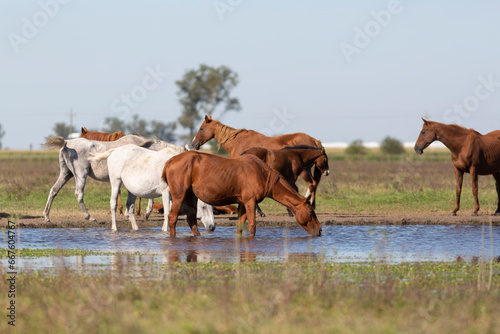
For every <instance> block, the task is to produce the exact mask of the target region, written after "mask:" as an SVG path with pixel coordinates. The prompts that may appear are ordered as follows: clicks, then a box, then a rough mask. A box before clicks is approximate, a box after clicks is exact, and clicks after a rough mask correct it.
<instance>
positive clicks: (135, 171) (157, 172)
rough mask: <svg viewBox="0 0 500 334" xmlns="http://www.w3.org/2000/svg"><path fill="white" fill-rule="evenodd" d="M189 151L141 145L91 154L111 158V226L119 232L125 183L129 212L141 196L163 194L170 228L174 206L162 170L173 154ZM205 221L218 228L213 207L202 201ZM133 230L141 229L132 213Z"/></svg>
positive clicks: (98, 158) (92, 158)
mask: <svg viewBox="0 0 500 334" xmlns="http://www.w3.org/2000/svg"><path fill="white" fill-rule="evenodd" d="M185 151H187V149H186V148H184V147H181V146H169V147H167V148H164V149H162V150H160V151H151V150H149V149H145V148H142V147H139V146H137V145H125V146H120V147H117V148H112V149H110V150H108V151H106V152H102V153H91V154H90V157H89V160H90V161H96V162H98V161H102V160H105V159H107V164H108V173H109V180H110V183H111V200H110V207H111V222H112V225H111V229H112V230H113V231H116V202H117V199H118V194H119V191H120V187H121V185H122V184H123V185H124V186H125V188H127V190H128V196H127V211H128V212H134V204H135V200H136V198H137V197H138V196H141V197H143V198H149V199H151V200H152V199H153V198H156V197H160V196H162V198H163V207H164V208H166V210H164V223H163V228H162V230H163V231H166V230H167V228H168V213H169V211H170V210H169V208H170V191H169V187H168V185H167V183H165V182H163V181H162V178H161V173H162V170H163V166H164V165H165V162H166V161H167V160H168V159H170V158H171V157H173V156H175V155H177V154H179V153H182V152H185ZM152 209H153V202H152V201H150V202H149V205H148V210H147V211H148V212H151V210H152ZM198 209H201V213H202V214H201V218H202V222H203V224H204V225H205V228H206V229H207V230H209V231H213V230H214V229H215V223H214V215H213V209H212V207H210V206H208V205H206V204H205V203H203V202H201V201H198ZM129 219H130V222H131V224H132V229H134V230H137V229H138V227H137V223H136V221H135V217H134V215H133V214H132V215H129Z"/></svg>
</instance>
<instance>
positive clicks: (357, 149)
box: [345, 139, 366, 155]
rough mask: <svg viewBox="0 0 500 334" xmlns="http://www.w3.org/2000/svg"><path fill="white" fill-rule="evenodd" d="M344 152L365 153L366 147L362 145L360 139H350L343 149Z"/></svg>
mask: <svg viewBox="0 0 500 334" xmlns="http://www.w3.org/2000/svg"><path fill="white" fill-rule="evenodd" d="M345 153H346V154H358V155H360V154H366V148H365V147H364V145H363V141H362V140H361V139H356V140H354V141H352V142H351V143H350V144H349V146H347V148H346V149H345Z"/></svg>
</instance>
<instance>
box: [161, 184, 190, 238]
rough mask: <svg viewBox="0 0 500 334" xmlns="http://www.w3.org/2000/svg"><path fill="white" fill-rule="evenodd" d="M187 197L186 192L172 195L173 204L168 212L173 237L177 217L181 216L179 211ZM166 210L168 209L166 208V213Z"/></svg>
mask: <svg viewBox="0 0 500 334" xmlns="http://www.w3.org/2000/svg"><path fill="white" fill-rule="evenodd" d="M185 197H186V193H183V194H180V195H179V196H173V195H172V205H171V207H170V212H169V214H168V228H169V229H170V237H171V238H173V237H175V226H176V225H177V218H178V217H179V211H180V210H181V206H182V203H183V202H184V198H185ZM163 203H165V199H164V200H163ZM165 208H166V207H165ZM166 212H167V210H165V213H166Z"/></svg>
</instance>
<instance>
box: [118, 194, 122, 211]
mask: <svg viewBox="0 0 500 334" xmlns="http://www.w3.org/2000/svg"><path fill="white" fill-rule="evenodd" d="M118 212H119V213H120V214H121V215H123V205H122V191H121V189H118Z"/></svg>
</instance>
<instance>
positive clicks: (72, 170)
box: [43, 136, 172, 222]
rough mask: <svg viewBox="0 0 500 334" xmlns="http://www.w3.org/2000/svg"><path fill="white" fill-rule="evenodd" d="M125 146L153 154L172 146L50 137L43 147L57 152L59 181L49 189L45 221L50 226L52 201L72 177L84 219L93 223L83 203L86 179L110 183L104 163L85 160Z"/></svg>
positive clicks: (132, 138) (143, 141)
mask: <svg viewBox="0 0 500 334" xmlns="http://www.w3.org/2000/svg"><path fill="white" fill-rule="evenodd" d="M127 144H134V145H138V146H142V147H146V148H149V149H152V150H159V149H160V148H162V147H166V146H168V145H172V144H169V143H166V142H162V141H159V140H149V139H145V138H143V137H140V136H125V137H122V138H120V139H118V140H116V141H111V142H103V141H94V140H87V139H85V138H77V139H71V140H64V138H62V137H49V138H47V142H46V143H45V146H46V147H53V148H59V149H60V151H59V168H60V169H59V177H58V179H57V181H56V183H54V185H53V186H52V188H51V189H50V193H49V197H48V199H47V204H46V205H45V209H44V210H43V216H44V217H45V221H47V222H50V218H49V213H50V207H51V206H52V201H53V200H54V198H55V197H56V196H57V193H58V192H59V190H61V188H62V187H63V186H64V185H65V184H66V182H68V181H69V180H70V179H71V178H72V177H75V183H76V187H75V196H76V198H77V201H78V204H79V205H80V208H81V210H82V212H83V216H84V217H85V219H89V220H95V219H94V218H92V217H90V215H89V213H88V211H87V208H86V207H85V203H84V202H83V191H84V188H85V183H86V181H87V176H90V177H91V178H93V179H95V180H97V181H104V182H109V175H108V165H107V164H106V162H105V161H101V162H92V161H89V160H88V156H89V153H90V152H91V151H94V152H104V151H107V150H109V149H111V148H114V147H119V146H123V145H127Z"/></svg>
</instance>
